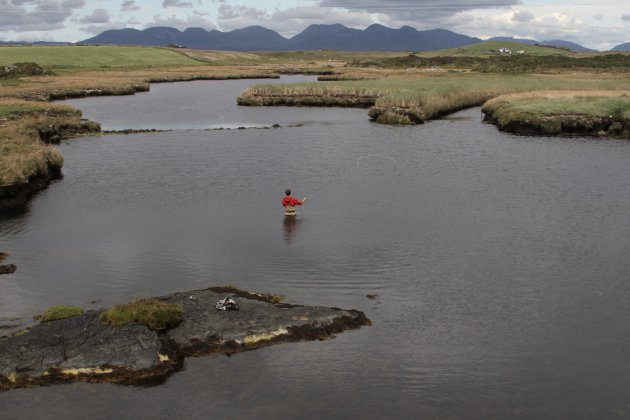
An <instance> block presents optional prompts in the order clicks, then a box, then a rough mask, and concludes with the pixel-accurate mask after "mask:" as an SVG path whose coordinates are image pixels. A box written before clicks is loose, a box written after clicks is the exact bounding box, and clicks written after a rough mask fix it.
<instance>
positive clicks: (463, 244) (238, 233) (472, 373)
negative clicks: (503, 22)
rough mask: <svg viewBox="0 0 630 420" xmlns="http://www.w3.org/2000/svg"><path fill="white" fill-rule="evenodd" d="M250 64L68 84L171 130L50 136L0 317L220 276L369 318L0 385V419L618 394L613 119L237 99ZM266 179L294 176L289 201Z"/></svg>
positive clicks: (619, 213) (255, 412)
mask: <svg viewBox="0 0 630 420" xmlns="http://www.w3.org/2000/svg"><path fill="white" fill-rule="evenodd" d="M293 80H312V79H311V78H308V77H303V76H301V77H297V76H294V77H290V78H284V79H283V80H281V82H284V81H293ZM262 82H263V83H266V81H262ZM267 82H273V83H277V82H278V81H267ZM253 83H259V81H252V80H234V81H196V82H185V83H176V84H157V85H152V87H151V92H148V93H141V94H137V95H135V96H130V97H107V98H87V99H80V100H73V101H69V102H70V103H71V104H73V105H74V106H77V107H78V108H80V109H82V110H83V111H84V115H85V116H86V117H87V118H90V119H93V120H96V121H100V122H101V123H103V127H104V129H124V128H160V129H173V130H172V131H168V132H159V133H145V134H134V135H109V136H101V137H86V138H81V139H75V140H71V141H66V142H64V144H62V145H61V146H60V149H61V152H62V153H63V155H64V157H65V164H64V168H63V173H64V178H63V179H62V180H60V181H57V182H55V183H53V184H52V185H51V186H50V187H49V188H48V189H46V190H44V191H42V192H41V193H39V194H38V195H37V196H36V197H35V198H34V199H33V200H32V201H31V202H30V204H29V205H28V207H27V208H26V209H24V210H23V211H21V212H18V213H17V214H12V215H10V216H4V217H2V218H0V237H1V241H0V251H5V252H9V253H11V256H10V258H9V260H8V261H7V262H9V263H13V264H16V265H17V266H18V271H17V272H16V273H15V274H13V275H7V276H2V277H0V319H2V320H4V323H7V322H8V321H7V320H10V319H13V318H21V320H17V321H13V322H17V323H28V322H29V321H28V320H29V319H30V318H31V317H32V316H33V315H35V314H37V313H41V312H42V311H43V310H45V309H46V308H47V307H48V306H50V305H52V304H57V303H65V304H72V305H78V306H82V307H84V308H101V307H106V306H109V305H111V304H112V303H120V302H126V301H129V300H130V299H131V298H134V297H139V296H156V295H163V294H168V293H170V292H175V291H185V290H191V289H200V288H205V287H208V286H213V285H225V284H231V285H234V286H237V287H239V288H242V289H246V290H252V291H260V292H269V293H276V294H282V295H284V296H286V300H287V301H288V302H290V303H300V304H308V305H325V306H334V307H341V308H349V309H350V308H353V309H358V310H361V311H364V312H365V313H366V315H367V316H368V318H370V319H371V320H372V322H373V325H372V326H369V327H363V328H361V329H359V330H356V331H350V332H345V333H342V334H339V335H338V336H337V337H336V338H335V339H332V340H326V341H320V342H305V343H287V344H280V345H275V346H271V347H267V348H264V349H261V350H256V351H252V352H246V353H241V354H237V355H234V356H232V357H226V356H216V357H203V358H193V359H187V361H186V366H185V369H184V370H183V371H182V372H178V373H176V374H175V375H173V376H171V377H170V378H169V379H168V380H167V381H166V382H165V383H164V384H162V385H158V386H154V387H127V386H116V385H96V384H85V383H78V384H71V385H59V386H50V387H42V388H37V389H20V390H13V391H9V392H4V393H0V407H1V413H2V417H3V418H99V419H100V418H103V419H106V418H147V419H162V418H164V419H166V418H168V419H171V418H280V417H283V418H318V419H319V418H365V419H368V418H369V419H372V418H440V419H442V418H449V419H450V418H457V419H462V418H463V419H493V418H496V419H505V418H517V419H519V418H523V419H531V418H537V419H547V418H548V419H557V418H571V419H581V418H584V419H593V418H620V417H621V418H625V417H628V416H630V363H628V360H629V356H630V282H629V281H628V280H629V279H630V142H628V141H627V140H614V139H595V138H550V137H523V136H515V135H510V134H505V133H501V132H499V131H497V130H496V128H495V127H494V126H492V125H488V124H484V123H482V122H481V115H480V110H479V109H478V108H476V109H471V110H466V111H462V112H459V113H457V114H454V115H453V116H451V117H448V118H444V119H441V120H437V121H431V122H429V123H427V124H425V125H421V126H413V127H396V126H384V125H377V124H374V123H371V122H370V121H369V120H368V118H367V111H366V110H352V109H334V108H323V109H313V108H284V107H278V108H244V107H238V106H236V104H235V98H236V96H238V94H239V93H240V92H241V91H242V90H244V89H245V88H246V87H247V86H248V85H250V84H253ZM274 124H279V125H280V127H278V128H263V127H271V126H273V125H274ZM237 127H249V128H247V129H236V128H237ZM216 128H230V130H207V129H216ZM285 188H292V189H293V191H294V193H295V195H296V196H298V197H299V198H301V197H303V196H308V197H309V200H308V201H307V203H306V204H305V205H304V206H303V207H301V208H299V216H298V218H297V220H296V221H295V223H289V224H287V223H286V222H285V221H284V217H283V214H282V208H281V206H280V200H281V198H282V196H283V194H284V190H285ZM367 295H377V296H376V298H375V299H369V298H368V297H366V296H367ZM2 323H3V322H2V321H0V324H2Z"/></svg>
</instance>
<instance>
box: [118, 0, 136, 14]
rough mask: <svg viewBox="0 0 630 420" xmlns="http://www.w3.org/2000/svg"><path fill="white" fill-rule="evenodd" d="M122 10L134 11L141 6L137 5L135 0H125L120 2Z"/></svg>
mask: <svg viewBox="0 0 630 420" xmlns="http://www.w3.org/2000/svg"><path fill="white" fill-rule="evenodd" d="M120 10H122V11H123V12H133V11H136V10H140V6H138V5H136V1H135V0H124V1H123V2H122V3H121V4H120Z"/></svg>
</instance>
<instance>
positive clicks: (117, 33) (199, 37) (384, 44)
mask: <svg viewBox="0 0 630 420" xmlns="http://www.w3.org/2000/svg"><path fill="white" fill-rule="evenodd" d="M488 41H505V42H517V43H522V44H528V45H535V44H538V45H550V46H555V47H567V48H569V49H571V50H572V51H575V52H594V51H596V50H592V49H590V48H585V47H583V46H581V45H579V44H576V43H572V42H568V41H563V40H549V41H536V40H532V39H522V38H511V37H495V38H490V39H489V40H488ZM478 42H482V40H481V39H479V38H475V37H470V36H466V35H462V34H458V33H456V32H453V31H449V30H446V29H431V30H423V31H419V30H417V29H414V28H412V27H410V26H403V27H402V28H399V29H392V28H388V27H386V26H383V25H379V24H374V25H371V26H369V27H367V28H366V29H364V30H361V29H353V28H348V27H346V26H344V25H341V24H332V25H310V26H309V27H308V28H306V29H305V30H304V31H302V32H301V33H299V34H297V35H295V36H293V37H291V38H285V37H283V36H282V35H280V34H279V33H277V32H275V31H273V30H271V29H267V28H264V27H262V26H249V27H246V28H243V29H237V30H234V31H229V32H221V31H218V30H211V31H207V30H205V29H202V28H188V29H186V30H184V31H180V30H179V29H175V28H170V27H153V28H148V29H144V30H137V29H131V28H128V29H111V30H107V31H104V32H102V33H100V34H99V35H97V36H95V37H92V38H89V39H85V40H83V41H81V42H79V44H100V45H144V46H169V45H171V46H172V45H177V46H184V47H187V48H193V49H200V50H205V49H208V50H224V51H306V50H339V51H432V50H441V49H447V48H457V47H462V46H464V45H470V44H476V43H478ZM1 44H15V43H9V42H1V41H0V45H1ZM35 44H37V43H35ZM613 51H630V43H625V44H620V45H618V46H616V47H615V48H613Z"/></svg>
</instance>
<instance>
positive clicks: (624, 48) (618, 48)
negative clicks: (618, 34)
mask: <svg viewBox="0 0 630 420" xmlns="http://www.w3.org/2000/svg"><path fill="white" fill-rule="evenodd" d="M612 50H613V51H630V42H626V43H623V44H619V45H617V46H616V47H615V48H613V49H612Z"/></svg>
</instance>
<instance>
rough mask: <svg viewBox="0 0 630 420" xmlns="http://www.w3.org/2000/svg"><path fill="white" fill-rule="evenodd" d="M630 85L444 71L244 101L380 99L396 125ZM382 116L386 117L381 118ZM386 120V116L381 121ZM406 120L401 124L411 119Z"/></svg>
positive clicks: (312, 86) (280, 90) (255, 94)
mask: <svg viewBox="0 0 630 420" xmlns="http://www.w3.org/2000/svg"><path fill="white" fill-rule="evenodd" d="M620 88H621V89H630V80H627V79H621V78H612V77H611V78H602V77H599V76H597V77H596V76H590V75H583V74H581V75H573V76H567V75H563V76H549V75H546V76H540V75H518V76H514V75H511V76H500V75H485V74H457V75H453V74H440V75H433V76H423V77H415V78H413V79H408V80H404V79H394V78H391V79H379V80H358V81H340V82H325V83H306V84H304V83H302V84H292V85H256V86H253V87H251V88H249V89H247V90H246V91H245V92H243V93H242V94H241V96H240V97H239V103H240V104H244V105H277V104H293V105H318V101H316V100H315V99H314V98H319V99H320V101H319V103H321V104H322V105H323V106H331V105H336V104H338V103H344V104H346V106H350V105H349V104H351V103H352V101H353V100H354V99H356V98H370V99H372V100H374V105H375V106H374V108H373V109H372V110H371V111H370V117H372V118H373V119H375V120H377V121H379V122H387V123H391V121H392V120H396V119H395V118H392V115H391V114H392V113H395V114H401V115H406V117H407V118H406V119H409V120H410V122H412V123H414V122H415V123H418V122H423V121H426V120H429V119H431V118H436V117H439V116H441V115H444V114H448V113H451V112H454V111H457V110H460V109H464V108H468V107H472V106H480V105H482V104H483V103H484V102H486V101H487V100H489V99H491V98H494V97H497V96H500V95H506V94H512V93H521V92H531V91H539V90H546V91H548V90H564V91H580V90H610V91H612V90H619V89H620ZM381 116H383V117H382V118H381ZM379 118H380V120H379ZM406 119H405V118H403V119H402V120H401V121H400V122H402V123H405V122H406Z"/></svg>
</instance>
